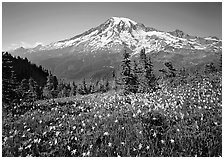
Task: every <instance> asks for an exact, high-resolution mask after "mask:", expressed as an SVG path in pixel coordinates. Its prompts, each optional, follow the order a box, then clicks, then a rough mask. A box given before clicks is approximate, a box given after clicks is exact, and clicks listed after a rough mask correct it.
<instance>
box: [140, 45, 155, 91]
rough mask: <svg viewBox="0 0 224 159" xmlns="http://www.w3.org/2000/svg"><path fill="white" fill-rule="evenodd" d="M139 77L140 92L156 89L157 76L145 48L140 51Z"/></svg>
mask: <svg viewBox="0 0 224 159" xmlns="http://www.w3.org/2000/svg"><path fill="white" fill-rule="evenodd" d="M137 73H138V78H139V87H138V90H139V92H151V91H153V90H154V89H155V85H156V77H155V75H154V73H153V65H152V61H151V58H150V57H148V58H147V56H146V54H145V49H144V48H143V49H142V50H141V53H140V60H139V66H138V69H137Z"/></svg>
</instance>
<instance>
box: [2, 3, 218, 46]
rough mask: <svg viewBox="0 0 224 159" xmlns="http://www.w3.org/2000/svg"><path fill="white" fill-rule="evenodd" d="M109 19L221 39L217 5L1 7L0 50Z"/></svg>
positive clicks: (50, 38)
mask: <svg viewBox="0 0 224 159" xmlns="http://www.w3.org/2000/svg"><path fill="white" fill-rule="evenodd" d="M113 16H118V17H127V18H130V19H132V20H134V21H136V22H140V23H143V24H144V25H145V26H148V27H154V28H156V29H159V30H162V31H173V30H175V29H180V30H182V31H184V32H185V33H187V34H190V35H196V36H202V37H205V36H217V37H218V38H221V37H222V4H221V2H218V3H217V2H216V3H209V2H203V3H202V2H199V3H195V2H188V3H183V2H181V3H177V2H168V3H165V2H160V3H155V2H123V3H119V2H104V3H100V2H92V3H90V2H83V3H80V2H73V3H71V2H70V3H68V2H67V3H59V2H58V3H50V2H48V3H46V2H42V3H34V2H31V3H28V2H26V3H14V2H4V3H3V4H2V36H3V37H2V41H3V42H2V47H3V50H9V49H12V48H17V47H19V46H24V47H31V46H35V45H37V44H39V43H42V44H44V45H46V44H49V43H51V42H55V41H58V40H63V39H67V38H71V37H73V36H75V35H77V34H80V33H83V32H84V31H87V30H88V29H90V28H93V27H96V26H98V25H100V24H101V23H104V22H105V21H106V20H107V19H109V18H110V17H113Z"/></svg>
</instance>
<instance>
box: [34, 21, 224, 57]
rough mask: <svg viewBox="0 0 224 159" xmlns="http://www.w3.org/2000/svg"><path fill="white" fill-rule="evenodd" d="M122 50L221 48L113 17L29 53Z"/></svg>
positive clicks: (178, 32) (214, 41)
mask: <svg viewBox="0 0 224 159" xmlns="http://www.w3.org/2000/svg"><path fill="white" fill-rule="evenodd" d="M124 47H127V48H129V49H130V50H132V51H133V54H135V53H139V51H140V50H141V48H142V47H144V48H145V49H146V52H159V51H166V52H176V51H179V50H181V49H185V50H189V51H191V50H204V51H209V52H218V51H220V50H221V48H222V47H221V40H218V39H217V38H211V37H207V38H200V37H196V36H190V35H188V34H185V33H184V32H183V31H181V30H178V29H176V30H175V31H172V32H164V31H159V30H156V29H154V28H150V27H146V26H144V25H143V24H141V23H137V22H135V21H133V20H131V19H129V18H124V17H112V18H109V19H108V20H107V21H105V22H104V23H103V24H101V25H99V26H97V27H95V28H92V29H90V30H88V31H86V32H84V33H82V34H80V35H77V36H74V37H72V38H70V39H65V40H62V41H58V42H54V43H51V44H49V45H46V46H41V47H39V48H35V49H32V52H35V50H37V51H40V50H42V51H43V50H58V49H65V48H66V50H67V51H66V52H68V53H70V54H72V53H74V52H75V53H77V52H78V53H97V52H99V51H101V50H105V51H107V52H109V53H116V52H119V51H121V50H122V49H124Z"/></svg>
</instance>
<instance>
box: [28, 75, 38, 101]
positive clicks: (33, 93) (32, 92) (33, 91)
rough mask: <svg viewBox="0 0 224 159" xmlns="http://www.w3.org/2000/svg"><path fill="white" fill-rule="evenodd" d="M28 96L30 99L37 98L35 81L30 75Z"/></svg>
mask: <svg viewBox="0 0 224 159" xmlns="http://www.w3.org/2000/svg"><path fill="white" fill-rule="evenodd" d="M28 96H29V98H30V100H31V101H35V100H36V99H37V83H36V82H35V81H34V79H33V78H32V77H31V78H30V79H29V94H28Z"/></svg>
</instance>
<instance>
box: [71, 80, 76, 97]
mask: <svg viewBox="0 0 224 159" xmlns="http://www.w3.org/2000/svg"><path fill="white" fill-rule="evenodd" d="M76 93H77V86H76V85H75V82H74V81H73V82H72V87H71V92H70V96H76Z"/></svg>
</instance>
